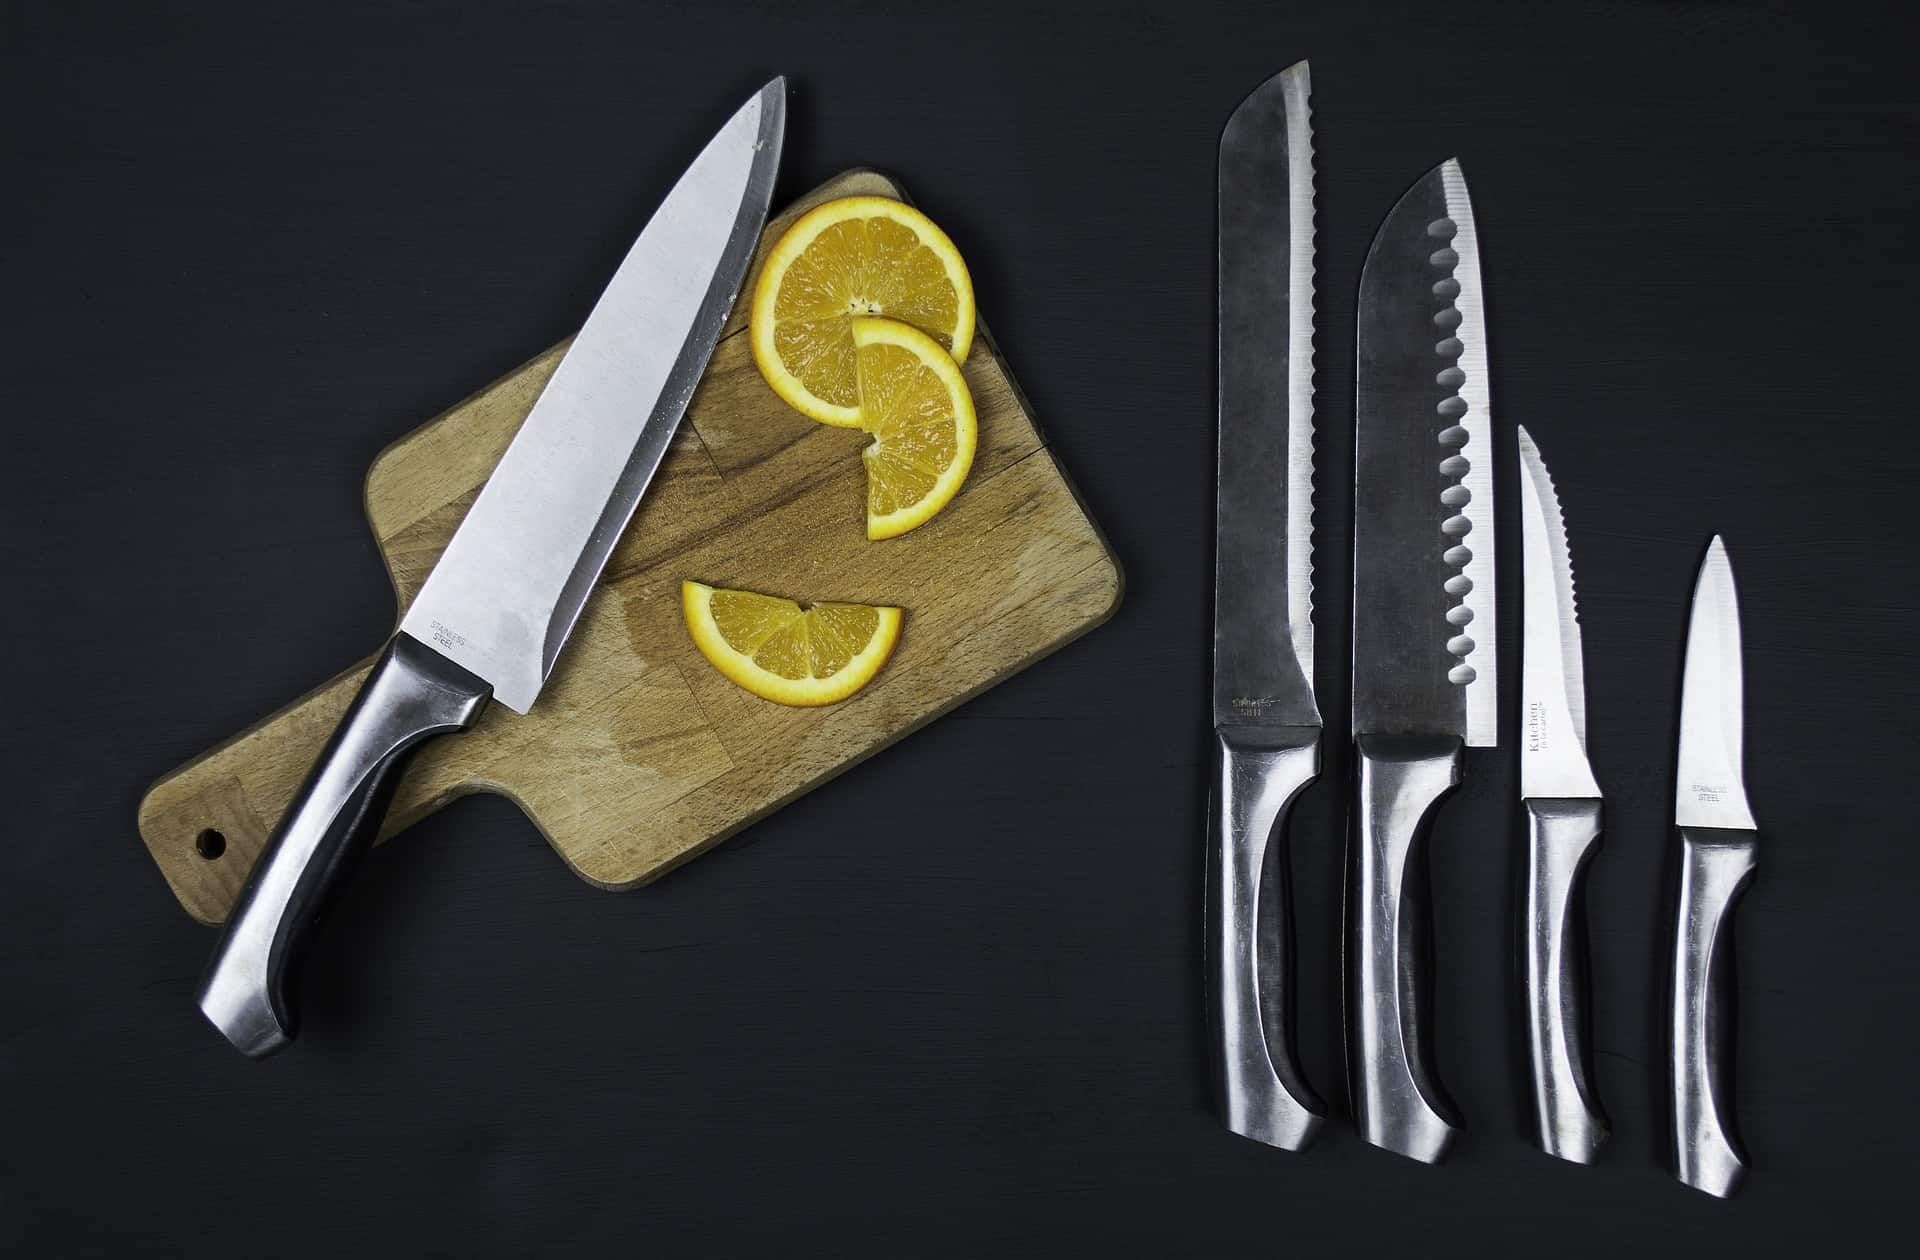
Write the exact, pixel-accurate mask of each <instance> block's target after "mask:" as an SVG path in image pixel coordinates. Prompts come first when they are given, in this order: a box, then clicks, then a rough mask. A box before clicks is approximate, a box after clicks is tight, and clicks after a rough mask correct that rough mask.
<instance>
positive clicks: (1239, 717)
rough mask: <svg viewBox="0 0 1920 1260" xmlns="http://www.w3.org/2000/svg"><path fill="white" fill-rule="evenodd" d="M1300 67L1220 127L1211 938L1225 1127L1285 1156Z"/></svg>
mask: <svg viewBox="0 0 1920 1260" xmlns="http://www.w3.org/2000/svg"><path fill="white" fill-rule="evenodd" d="M1308 91H1309V85H1308V79H1307V63H1306V62H1304V61H1303V62H1301V63H1299V64H1298V65H1295V66H1293V67H1291V68H1290V69H1287V70H1284V71H1282V72H1281V73H1280V74H1277V75H1275V76H1274V77H1273V78H1271V79H1269V80H1267V81H1266V82H1265V83H1263V84H1261V85H1260V87H1259V88H1257V89H1255V91H1254V92H1253V94H1252V95H1251V96H1249V97H1247V99H1246V100H1244V101H1243V102H1241V104H1240V106H1239V108H1237V109H1236V110H1234V112H1233V116H1232V117H1231V118H1229V119H1228V120H1227V126H1226V130H1225V131H1224V132H1223V133H1222V134H1221V137H1220V211H1219V212H1220V242H1219V245H1220V258H1219V268H1220V274H1219V284H1220V328H1219V354H1220V361H1219V388H1220V464H1219V480H1218V496H1219V506H1218V520H1217V530H1218V537H1217V541H1216V543H1215V553H1214V557H1215V558H1214V614H1213V618H1214V620H1213V730H1214V758H1213V780H1212V783H1211V784H1210V786H1209V789H1208V796H1209V803H1208V809H1207V814H1208V820H1207V827H1208V837H1207V908H1206V928H1205V931H1206V942H1205V952H1206V956H1207V1000H1208V1008H1209V1009H1208V1016H1209V1033H1210V1036H1211V1038H1212V1060H1213V1075H1214V1079H1215V1085H1216V1088H1217V1089H1218V1091H1219V1095H1220V1102H1221V1108H1222V1111H1223V1113H1224V1118H1225V1120H1226V1124H1227V1127H1228V1128H1230V1129H1232V1130H1233V1131H1234V1132H1235V1133H1239V1134H1243V1135H1245V1136H1247V1137H1250V1138H1253V1139H1255V1140H1257V1141H1261V1142H1266V1143H1269V1144H1271V1145H1273V1146H1279V1147H1284V1148H1286V1149H1288V1150H1297V1149H1299V1148H1300V1147H1301V1146H1303V1145H1305V1144H1306V1143H1307V1142H1308V1141H1309V1140H1310V1139H1311V1138H1312V1137H1313V1134H1314V1132H1315V1131H1316V1130H1317V1129H1318V1128H1319V1127H1320V1122H1321V1118H1322V1115H1323V1108H1322V1106H1321V1103H1320V1100H1319V1099H1318V1098H1317V1097H1316V1096H1315V1095H1314V1093H1313V1090H1312V1089H1311V1088H1310V1087H1309V1086H1308V1085H1307V1082H1306V1078H1305V1077H1304V1076H1302V1075H1301V1072H1300V1069H1299V1066H1298V1063H1297V1060H1296V1058H1295V1054H1294V1035H1293V1028H1292V1016H1293V1005H1294V999H1293V992H1292V989H1293V957H1292V954H1293V939H1292V932H1291V929H1290V928H1289V926H1288V923H1287V911H1288V895H1287V880H1286V867H1287V864H1286V854H1285V847H1284V840H1283V837H1282V834H1281V833H1282V831H1283V826H1284V820H1285V816H1286V812H1287V807H1288V805H1289V804H1290V803H1291V802H1292V800H1293V798H1294V796H1295V795H1296V794H1297V793H1298V792H1299V791H1300V789H1301V788H1303V787H1305V786H1306V784H1307V783H1309V782H1310V781H1312V780H1313V779H1314V778H1315V777H1316V776H1317V775H1318V774H1319V773H1320V727H1321V723H1320V711H1319V709H1318V708H1317V707H1316V706H1315V704H1314V699H1313V532H1312V518H1313V140H1312V133H1311V130H1310V127H1309V123H1308V117H1307V97H1308Z"/></svg>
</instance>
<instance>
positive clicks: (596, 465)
mask: <svg viewBox="0 0 1920 1260" xmlns="http://www.w3.org/2000/svg"><path fill="white" fill-rule="evenodd" d="M785 129H786V81H785V80H784V79H775V80H773V82H771V83H769V84H767V85H766V86H765V87H764V88H762V89H760V91H759V92H757V93H755V94H754V96H753V97H752V99H750V100H749V101H747V103H746V104H745V105H743V106H741V108H740V109H739V111H738V112H737V113H735V114H734V116H733V117H732V118H731V119H730V120H729V121H728V122H727V124H726V125H725V126H724V127H722V128H721V129H720V131H719V132H718V134H716V135H715V136H714V137H713V139H712V140H711V141H709V142H708V144H707V146H706V148H705V149H704V150H702V151H701V153H700V156H699V157H697V158H695V159H694V162H693V165H691V166H689V167H688V168H687V170H686V172H685V174H683V175H682V176H681V177H680V181H679V182H678V183H677V184H675V185H674V188H673V191H672V192H670V193H668V194H667V198H666V200H665V201H663V202H662V203H661V204H660V208H659V209H658V210H657V211H655V212H654V215H653V218H652V219H651V220H650V221H649V222H648V223H647V226H646V228H645V230H644V231H642V232H641V234H640V238H639V240H637V241H636V242H635V243H634V245H633V248H632V250H631V251H630V252H629V253H628V254H627V257H626V260H625V261H624V262H622V263H621V264H620V269H619V270H618V271H617V272H615V273H614V277H613V280H612V282H611V283H610V284H609V285H608V286H607V289H606V291H605V292H604V293H603V294H601V296H600V300H599V302H598V303H597V304H596V305H595V306H594V309H593V313H592V314H591V315H590V316H589V317H588V319H587V322H586V326H585V327H584V328H582V329H581V331H580V333H579V335H578V336H577V337H576V338H575V339H574V341H573V345H572V347H571V348H570V349H569V350H568V352H567V354H566V357H565V358H563V359H562V360H561V361H560V365H559V367H558V368H557V369H556V370H555V372H554V374H553V376H552V378H551V379H550V380H549V381H548V383H547V386H546V388H545V390H543V391H542V393H541V395H540V397H539V399H538V400H537V401H536V402H535V403H534V406H533V410H532V411H531V412H530V413H529V414H528V416H527V418H526V420H525V421H524V422H523V423H522V424H521V426H520V431H519V432H518V434H516V435H515V437H514V439H513V442H512V443H511V444H510V445H509V446H508V447H507V450H506V453H505V454H503V455H502V456H501V457H500V462H499V464H498V465H497V466H496V467H495V468H494V471H493V474H492V476H491V477H489V478H488V480H487V484H486V485H485V486H484V487H482V488H481V491H480V494H479V496H478V497H477V498H476V499H475V500H474V502H473V506H472V507H471V508H469V509H468V510H467V515H466V519H465V520H464V521H463V522H462V523H461V525H460V528H459V530H458V531H457V532H456V533H455V534H454V536H453V538H452V540H451V541H449V542H448V544H447V548H446V550H445V552H444V553H442V555H441V557H440V560H439V563H438V564H436V565H435V566H434V569H433V572H432V573H431V574H430V575H429V576H428V578H427V581H426V584H425V585H424V586H423V587H422V588H421V590H420V593H419V595H418V596H417V597H416V598H415V599H414V601H413V604H412V606H411V607H409V608H408V609H407V610H406V614H405V615H404V616H403V617H402V618H401V621H400V628H399V632H398V633H396V634H395V635H394V637H393V640H392V641H391V642H390V643H388V645H387V649H386V651H385V653H383V654H382V655H381V657H380V660H379V663H378V664H376V665H375V666H374V668H373V672H372V674H370V675H369V676H368V678H367V681H366V683H365V685H364V686H363V687H362V688H361V690H360V693H359V694H358V695H357V696H356V697H355V699H354V701H353V703H352V704H351V705H350V706H349V707H348V709H347V712H346V715H345V716H344V717H342V718H341V720H340V725H339V727H338V729H336V730H335V731H334V733H333V736H332V738H331V739H330V740H329V741H328V743H327V745H326V748H325V750H324V751H322V752H321V754H320V759H319V761H317V762H316V763H315V765H314V768H313V770H312V772H311V773H310V774H309V776H308V778H307V781H306V783H305V785H304V786H302V787H301V789H300V791H299V793H298V794H297V795H296V796H295V797H294V799H293V803H292V804H291V805H290V806H289V807H288V809H287V813H286V816H285V817H284V818H282V819H281V820H280V825H279V826H278V828H277V829H276V830H275V831H274V833H273V835H272V837H271V838H270V839H269V841H268V843H267V847H266V849H265V850H264V851H263V852H262V854H261V856H260V860H259V861H258V862H257V863H256V864H255V866H254V868H253V873H252V875H251V876H250V877H249V878H248V880H247V885H246V887H245V889H243V890H242V892H241V894H240V900H239V902H238V903H237V904H236V906H235V908H234V912H233V914H232V916H231V917H230V918H229V919H228V920H227V926H226V930H225V932H224V934H223V935H222V936H221V938H220V944H219V947H218V948H217V949H216V950H215V951H214V955H213V960H212V962H211V964H210V965H209V966H208V969H207V973H206V976H205V977H204V979H203V980H202V982H201V987H200V1009H201V1010H202V1011H203V1012H204V1013H205V1014H206V1016H207V1018H208V1019H209V1020H211V1021H212V1022H213V1025H214V1027H216V1028H218V1029H219V1030H220V1031H221V1033H223V1034H224V1035H225V1036H226V1038H227V1040H229V1041H231V1042H232V1043H233V1044H234V1045H235V1046H237V1047H238V1048H239V1049H240V1050H241V1051H243V1052H244V1053H246V1054H248V1055H251V1056H253V1057H256V1058H258V1057H261V1056H264V1055H267V1054H271V1053H272V1052H273V1051H275V1050H278V1049H280V1048H281V1047H282V1046H285V1045H286V1044H287V1043H288V1042H289V1041H291V1040H292V1038H293V1036H294V1033H295V1028H296V1022H295V1012H294V1008H293V1005H292V1003H291V1002H290V1001H289V998H288V994H287V981H288V976H289V972H290V970H291V969H292V968H293V967H295V966H296V965H297V963H298V960H299V957H300V955H301V953H302V952H303V950H304V948H305V946H306V944H307V941H308V938H309V937H310V936H311V935H312V933H313V929H314V927H315V926H316V924H317V922H318V919H319V917H320V915H321V913H322V912H323V911H324V909H325V908H326V905H327V903H328V901H329V900H330V898H331V895H332V894H333V893H335V892H337V891H338V889H339V888H340V887H341V886H342V885H343V884H344V882H345V880H346V878H347V876H348V874H349V872H350V870H351V868H352V867H353V866H354V865H355V863H356V861H357V859H358V858H359V857H360V856H361V855H362V854H364V853H365V851H366V849H367V848H368V846H369V845H370V844H371V843H372V841H373V837H374V835H375V833H376V832H377V831H378V830H379V827H380V818H381V815H382V814H383V813H384V812H385V810H386V806H387V803H388V801H389V800H391V798H392V793H393V789H394V787H395V785H396V784H397V782H398V781H399V778H400V775H401V772H402V770H403V768H404V766H405V764H406V762H407V761H408V760H409V759H410V758H411V756H412V754H413V753H414V752H415V751H416V750H417V749H418V748H419V746H420V745H421V744H422V743H424V742H425V741H426V740H428V739H431V738H432V737H434V736H436V735H442V734H446V733H448V732H452V731H463V730H466V729H467V728H469V727H471V726H472V725H473V724H474V722H475V721H477V720H478V719H479V717H480V714H481V711H482V710H484V709H485V708H486V706H487V701H488V699H489V698H491V699H494V700H498V701H499V702H500V703H501V704H504V705H506V706H507V707H508V708H509V709H512V710H513V711H514V712H516V713H525V712H526V711H527V710H528V709H529V708H530V707H531V706H532V705H533V703H534V699H535V697H537V696H538V695H539V694H540V688H541V685H542V684H543V683H544V682H545V681H546V678H547V675H548V673H549V672H550V671H551V670H552V669H553V663H554V660H555V658H556V657H558V656H559V654H560V649H561V647H562V646H563V645H564V644H565V643H566V639H567V634H568V632H569V631H571V630H572V629H573V626H574V622H575V620H576V619H577V618H578V617H579V615H580V610H581V608H582V606H583V605H584V604H585V603H586V601H587V598H588V596H589V595H590V594H591V593H592V591H593V587H594V584H595V582H596V581H598V579H599V576H600V570H601V567H602V566H603V565H604V564H605V563H606V561H607V556H608V555H609V554H610V553H611V552H612V550H613V547H614V544H615V543H616V542H618V541H619V539H620V535H621V532H622V531H623V530H625V528H626V525H627V521H628V520H629V519H630V518H631V517H632V515H633V512H634V508H635V507H636V506H637V505H638V504H639V502H640V496H641V495H642V494H643V493H645V491H646V488H647V483H648V482H649V481H651V480H652V479H653V474H654V470H655V469H656V468H658V467H659V464H660V460H661V458H662V456H664V455H665V453H666V450H667V445H668V442H669V441H670V440H671V438H672V437H673V433H674V430H675V429H676V428H678V427H679V424H680V418H681V415H682V414H683V413H684V412H685V410H686V407H687V401H688V399H690V398H691V397H692V395H693V390H694V386H695V385H697V384H698V383H699V381H700V375H701V373H702V372H703V371H704V370H705V369H706V365H707V360H708V358H709V357H710V356H711V355H712V353H713V347H714V343H715V342H716V341H717V340H718V339H719V336H720V329H721V326H722V325H723V324H725V322H726V319H727V313H728V311H729V310H730V309H731V308H732V306H733V300H734V296H735V295H736V294H737V293H738V291H739V288H740V284H741V281H742V280H743V279H744V278H745V277H746V273H747V268H748V265H749V264H750V263H751V262H752V259H753V251H754V246H755V244H756V242H757V241H758V240H759V237H760V230H761V228H762V227H763V226H764V224H765V222H766V215H767V205H768V202H769V200H770V199H771V197H772V194H773V180H774V174H775V172H776V170H777V169H778V167H779V164H780V146H781V140H782V137H783V136H784V134H785Z"/></svg>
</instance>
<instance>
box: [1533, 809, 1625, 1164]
mask: <svg viewBox="0 0 1920 1260" xmlns="http://www.w3.org/2000/svg"><path fill="white" fill-rule="evenodd" d="M1526 804H1527V841H1528V843H1527V925H1526V933H1527V944H1526V958H1527V1052H1528V1057H1529V1061H1530V1062H1531V1064H1532V1068H1533V1115H1534V1127H1535V1135H1536V1139H1537V1140H1538V1141H1539V1143H1540V1149H1542V1150H1544V1151H1545V1152H1546V1153H1547V1154H1549V1155H1557V1156H1559V1157H1560V1158H1561V1159H1567V1160H1572V1161H1573V1162H1574V1163H1576V1164H1589V1163H1592V1162H1593V1157H1594V1155H1595V1154H1596V1153H1597V1152H1598V1150H1599V1149H1600V1144H1601V1143H1602V1142H1605V1141H1606V1140H1607V1132H1608V1130H1607V1117H1606V1116H1605V1114H1603V1113H1602V1112H1601V1110H1600V1104H1599V1102H1598V1100H1597V1098H1596V1096H1595V1093H1594V1088H1593V1068H1592V1049H1591V1044H1590V1040H1591V1039H1590V1036H1589V1029H1588V1025H1587V1021H1588V1007H1589V999H1588V993H1587V950H1586V937H1585V933H1584V932H1583V931H1582V930H1581V928H1580V926H1579V924H1578V922H1577V919H1578V910H1579V906H1580V891H1581V890H1580V878H1581V876H1582V875H1584V874H1585V873H1586V867H1587V862H1588V861H1589V860H1590V859H1591V858H1592V857H1593V852H1594V849H1595V847H1596V845H1597V843H1598V841H1599V839H1600V801H1599V799H1598V798H1586V799H1568V800H1540V799H1529V800H1528V801H1527V803H1526Z"/></svg>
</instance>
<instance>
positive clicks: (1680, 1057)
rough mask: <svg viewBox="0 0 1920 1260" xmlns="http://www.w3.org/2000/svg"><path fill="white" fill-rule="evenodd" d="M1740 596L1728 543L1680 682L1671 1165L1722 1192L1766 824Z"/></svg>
mask: <svg viewBox="0 0 1920 1260" xmlns="http://www.w3.org/2000/svg"><path fill="white" fill-rule="evenodd" d="M1744 691H1745V688H1744V683H1743V680H1742V670H1741V660H1740V601H1739V596H1738V595H1737V594H1736V592H1735V590H1734V584H1733V565H1732V563H1731V562H1730V561H1729V560H1728V559H1727V548H1726V544H1725V543H1724V542H1723V541H1722V540H1721V539H1720V538H1719V536H1717V535H1716V536H1715V537H1714V540H1713V542H1712V543H1711V544H1710V545H1709V546H1708V547H1707V554H1706V558H1705V559H1704V560H1702V561H1701V563H1700V574H1699V577H1698V578H1697V579H1696V581H1695V584H1694V588H1693V611H1692V616H1691V620H1690V622H1689V624H1688V627H1687V655H1686V665H1685V669H1684V672H1683V674H1682V675H1681V684H1680V752H1679V775H1678V779H1677V787H1676V793H1675V803H1674V823H1675V825H1676V826H1677V828H1678V829H1679V832H1680V844H1681V851H1682V852H1681V866H1680V895H1679V908H1678V918H1679V922H1678V924H1677V925H1676V927H1675V929H1674V952H1673V969H1672V990H1673V991H1672V1008H1671V1011H1670V1013H1669V1022H1668V1080H1669V1085H1670V1094H1671V1099H1670V1103H1671V1117H1672V1121H1673V1138H1674V1147H1673V1161H1674V1173H1675V1175H1676V1176H1678V1177H1679V1178H1680V1180H1681V1181H1683V1182H1685V1183H1686V1184H1688V1185H1690V1186H1693V1187H1694V1188H1695V1189H1698V1190H1703V1191H1705V1192H1706V1193H1708V1194H1711V1195H1714V1196H1716V1197H1720V1198H1724V1197H1726V1196H1727V1195H1730V1194H1732V1193H1733V1192H1734V1191H1735V1190H1736V1189H1738V1188H1739V1185H1740V1182H1741V1181H1742V1179H1744V1178H1745V1176H1746V1172H1747V1163H1748V1161H1747V1155H1746V1151H1745V1149H1744V1148H1743V1147H1742V1145H1741V1142H1740V1138H1739V1135H1738V1132H1737V1130H1736V1128H1735V1125H1734V1109H1733V1059H1734V1053H1733V1046H1734V1036H1733V1026H1734V978H1733V911H1734V906H1735V905H1736V904H1737V903H1738V902H1739V899H1740V897H1741V895H1742V894H1743V893H1745V892H1746V889H1747V885H1748V883H1749V882H1750V881H1751V880H1752V878H1753V870H1754V864H1755V860H1756V856H1757V850H1758V848H1759V841H1760V833H1759V829H1758V825H1757V824H1756V823H1755V822H1754V820H1753V810H1752V809H1751V808H1750V807H1749V806H1748V804H1747V785H1746V772H1745V769H1744V764H1743V761H1744V759H1743V744H1744V735H1745V717H1744V706H1745V696H1744Z"/></svg>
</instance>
